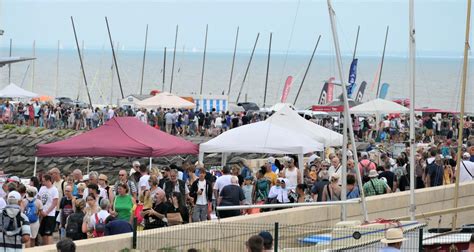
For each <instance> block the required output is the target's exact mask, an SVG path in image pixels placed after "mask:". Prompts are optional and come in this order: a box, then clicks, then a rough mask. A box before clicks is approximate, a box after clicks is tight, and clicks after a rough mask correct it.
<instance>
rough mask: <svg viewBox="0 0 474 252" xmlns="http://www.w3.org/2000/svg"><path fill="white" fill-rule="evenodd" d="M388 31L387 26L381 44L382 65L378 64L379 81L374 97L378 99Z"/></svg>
mask: <svg viewBox="0 0 474 252" xmlns="http://www.w3.org/2000/svg"><path fill="white" fill-rule="evenodd" d="M388 29H389V26H388V25H387V30H386V31H385V42H384V44H383V52H382V63H381V64H380V73H379V81H378V83H377V96H376V98H377V97H379V92H380V80H382V70H383V62H384V59H385V48H386V47H387V38H388Z"/></svg>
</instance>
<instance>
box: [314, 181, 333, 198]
mask: <svg viewBox="0 0 474 252" xmlns="http://www.w3.org/2000/svg"><path fill="white" fill-rule="evenodd" d="M327 184H329V180H327V179H323V180H319V181H318V182H316V183H314V185H313V188H311V192H312V193H313V194H317V195H318V198H317V201H318V202H321V201H323V191H324V187H325V186H326V185H327Z"/></svg>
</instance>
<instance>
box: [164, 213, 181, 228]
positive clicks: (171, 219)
mask: <svg viewBox="0 0 474 252" xmlns="http://www.w3.org/2000/svg"><path fill="white" fill-rule="evenodd" d="M166 219H168V226H174V225H179V224H183V217H181V213H179V212H178V213H167V214H166Z"/></svg>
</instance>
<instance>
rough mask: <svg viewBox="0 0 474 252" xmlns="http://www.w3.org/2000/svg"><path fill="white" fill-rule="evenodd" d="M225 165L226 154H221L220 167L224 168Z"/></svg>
mask: <svg viewBox="0 0 474 252" xmlns="http://www.w3.org/2000/svg"><path fill="white" fill-rule="evenodd" d="M226 163H227V153H225V152H222V158H221V166H222V167H224V165H225V164H226Z"/></svg>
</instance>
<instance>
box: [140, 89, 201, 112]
mask: <svg viewBox="0 0 474 252" xmlns="http://www.w3.org/2000/svg"><path fill="white" fill-rule="evenodd" d="M136 104H137V106H139V107H143V108H147V109H156V108H176V109H192V108H195V107H196V105H195V104H194V103H192V102H190V101H188V100H185V99H183V98H181V97H179V96H176V95H174V94H170V93H168V92H162V93H159V94H157V95H155V96H152V97H150V98H148V99H145V100H142V101H137V102H136Z"/></svg>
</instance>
